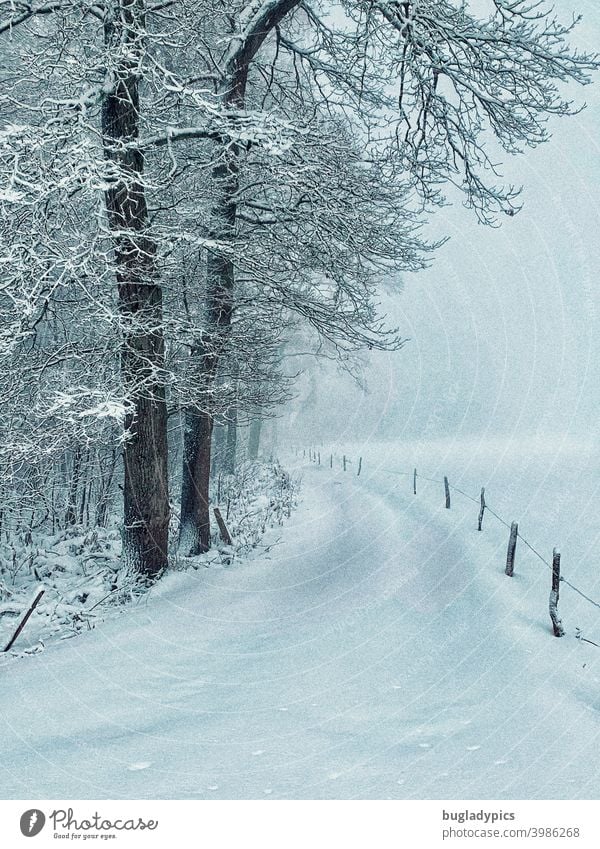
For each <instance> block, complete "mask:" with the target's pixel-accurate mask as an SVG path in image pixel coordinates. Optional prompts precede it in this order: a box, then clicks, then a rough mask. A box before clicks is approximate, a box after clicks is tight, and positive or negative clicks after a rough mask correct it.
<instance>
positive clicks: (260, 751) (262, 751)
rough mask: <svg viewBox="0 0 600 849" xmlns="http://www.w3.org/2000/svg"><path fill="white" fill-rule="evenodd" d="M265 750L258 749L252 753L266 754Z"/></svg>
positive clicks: (255, 754)
mask: <svg viewBox="0 0 600 849" xmlns="http://www.w3.org/2000/svg"><path fill="white" fill-rule="evenodd" d="M264 751H265V750H264V749H257V750H256V751H255V752H252V754H253V755H254V756H255V757H256V756H257V755H262V754H264Z"/></svg>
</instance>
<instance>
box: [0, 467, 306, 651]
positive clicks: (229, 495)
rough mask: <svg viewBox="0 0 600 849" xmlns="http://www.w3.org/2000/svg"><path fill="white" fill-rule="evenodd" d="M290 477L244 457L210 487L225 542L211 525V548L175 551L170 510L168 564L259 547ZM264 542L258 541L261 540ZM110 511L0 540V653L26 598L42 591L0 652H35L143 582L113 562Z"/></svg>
mask: <svg viewBox="0 0 600 849" xmlns="http://www.w3.org/2000/svg"><path fill="white" fill-rule="evenodd" d="M297 489H298V486H297V482H296V481H295V480H293V479H292V478H291V477H290V476H289V475H288V474H287V473H286V472H285V470H284V469H283V468H282V467H281V466H279V465H278V464H276V463H275V464H268V465H267V464H264V465H263V464H259V463H253V464H246V465H243V466H241V467H240V469H239V470H238V472H237V473H236V475H232V476H228V477H227V478H223V479H220V480H219V481H218V482H217V483H216V484H215V487H214V493H213V496H214V499H215V504H220V505H221V510H222V513H223V518H224V520H225V522H226V525H227V528H228V530H229V533H230V534H231V537H232V544H231V545H226V544H224V543H223V542H222V540H220V538H219V532H218V528H217V526H216V524H215V526H214V528H213V543H214V546H213V548H212V549H211V550H210V551H209V552H207V553H206V554H204V555H201V556H199V557H196V558H178V557H177V553H176V540H177V516H176V515H175V516H174V520H173V527H172V534H171V541H172V551H171V558H170V563H171V566H170V568H171V569H177V570H181V569H187V568H190V567H192V568H201V567H214V566H224V565H227V566H230V565H231V564H232V563H233V562H234V560H235V559H236V558H240V557H243V556H244V555H245V554H246V553H247V552H248V551H250V550H252V549H255V548H260V546H261V544H262V542H261V541H262V539H263V537H264V534H265V532H266V530H267V528H271V527H274V526H276V525H282V524H283V522H284V519H285V518H286V517H289V516H290V514H291V511H292V509H293V507H294V506H295V504H296V502H297ZM265 545H266V544H265ZM120 558H121V537H120V531H119V527H118V522H117V519H116V517H115V518H113V521H112V522H111V523H110V526H109V527H108V528H99V527H95V528H85V527H82V526H69V527H66V528H64V529H62V530H60V531H58V532H57V533H53V534H52V533H48V532H44V531H43V529H38V530H35V531H31V530H30V529H21V530H17V531H13V532H12V533H9V534H8V535H7V534H3V535H2V540H1V542H0V652H1V651H2V650H3V649H4V648H5V647H6V646H7V645H8V644H9V641H10V640H11V638H12V636H13V634H14V633H15V630H16V628H17V626H18V625H19V622H20V621H21V620H22V618H23V616H24V614H25V613H26V611H27V610H28V609H29V607H30V604H31V602H32V601H33V599H34V598H35V597H36V596H37V595H38V593H39V592H40V591H41V590H43V591H44V593H43V596H42V598H41V600H40V602H39V604H38V605H37V607H36V608H35V610H34V612H33V614H32V616H31V617H30V619H29V620H28V621H27V623H26V625H25V628H24V629H23V632H22V633H21V634H20V635H19V638H18V639H17V640H16V641H15V644H14V646H13V647H12V648H11V649H10V651H9V652H8V653H2V654H1V655H0V658H2V659H3V660H5V661H6V660H7V659H8V658H9V657H15V656H22V655H25V654H35V653H38V652H40V651H42V650H43V649H44V647H45V646H46V644H47V643H48V642H49V641H51V640H64V639H68V638H70V637H73V636H76V635H77V634H80V633H81V632H82V631H88V630H91V629H93V628H94V627H95V625H96V624H97V623H98V622H99V621H101V620H103V619H105V618H106V617H107V616H109V615H112V614H115V613H118V612H121V611H123V610H124V609H126V606H127V605H128V604H130V603H132V602H135V601H139V600H141V599H142V598H143V597H144V596H145V595H146V593H147V591H148V588H147V587H146V586H145V585H144V583H143V582H140V581H139V580H138V578H137V576H136V575H134V574H133V573H132V572H130V571H129V570H128V569H126V568H125V567H124V566H123V564H122V563H121V559H120Z"/></svg>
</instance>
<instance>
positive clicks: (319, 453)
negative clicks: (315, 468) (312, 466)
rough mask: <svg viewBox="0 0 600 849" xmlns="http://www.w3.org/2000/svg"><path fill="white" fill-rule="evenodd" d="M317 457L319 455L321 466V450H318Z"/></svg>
mask: <svg viewBox="0 0 600 849" xmlns="http://www.w3.org/2000/svg"><path fill="white" fill-rule="evenodd" d="M317 457H318V460H319V466H320V465H321V452H320V451H318V452H317Z"/></svg>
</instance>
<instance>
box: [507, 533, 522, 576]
mask: <svg viewBox="0 0 600 849" xmlns="http://www.w3.org/2000/svg"><path fill="white" fill-rule="evenodd" d="M518 536H519V525H518V523H517V522H513V523H512V524H511V526H510V536H509V538H508V551H507V552H506V569H505V570H504V574H505V575H508V577H509V578H512V576H513V572H514V569H515V549H516V547H517V537H518Z"/></svg>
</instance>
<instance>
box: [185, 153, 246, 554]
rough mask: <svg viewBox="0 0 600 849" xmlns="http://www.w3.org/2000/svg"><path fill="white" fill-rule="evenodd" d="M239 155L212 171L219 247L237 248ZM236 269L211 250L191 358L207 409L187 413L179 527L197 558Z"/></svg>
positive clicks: (206, 538) (204, 535)
mask: <svg viewBox="0 0 600 849" xmlns="http://www.w3.org/2000/svg"><path fill="white" fill-rule="evenodd" d="M237 157H238V151H237V147H236V145H231V146H226V147H225V149H224V150H222V149H220V148H219V152H218V153H217V161H218V162H219V164H218V165H216V166H215V168H214V169H213V180H214V184H215V186H216V190H217V200H216V202H215V204H214V206H213V210H212V220H213V229H212V232H211V238H212V239H214V241H215V243H216V244H229V245H233V238H234V228H235V219H236V204H235V201H234V200H233V198H234V195H235V193H236V192H237V188H238V163H237ZM234 275H235V272H234V265H233V260H232V256H231V253H230V252H229V251H227V250H223V249H220V248H214V249H211V251H210V252H209V254H208V257H207V262H206V312H205V327H206V330H205V332H204V333H203V336H202V339H201V340H200V341H199V344H198V345H197V346H196V347H195V348H194V350H193V351H192V353H191V356H192V357H193V358H194V359H195V361H196V363H197V370H198V374H199V376H200V385H201V386H202V387H203V390H204V397H203V398H201V399H199V405H206V409H204V410H203V409H198V408H196V409H193V408H191V409H188V410H186V414H185V429H184V442H183V455H184V456H183V477H182V489H181V524H180V530H179V550H180V552H181V554H183V555H184V556H187V557H195V556H196V555H198V554H202V553H203V552H205V551H208V549H209V548H210V511H209V503H210V497H209V484H210V467H211V438H212V431H213V413H212V411H211V410H210V406H209V398H210V395H211V390H212V389H213V387H214V384H215V380H216V374H217V368H218V365H219V359H220V357H221V354H222V353H223V350H224V349H225V346H226V340H227V336H228V332H229V328H230V326H231V317H232V312H233V288H234Z"/></svg>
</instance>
